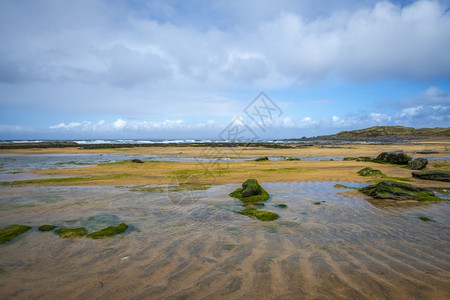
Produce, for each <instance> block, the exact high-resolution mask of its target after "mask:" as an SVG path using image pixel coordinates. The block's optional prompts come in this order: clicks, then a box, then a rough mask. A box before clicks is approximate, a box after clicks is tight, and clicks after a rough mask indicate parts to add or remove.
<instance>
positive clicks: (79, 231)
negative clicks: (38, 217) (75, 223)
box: [55, 228, 87, 239]
mask: <svg viewBox="0 0 450 300" xmlns="http://www.w3.org/2000/svg"><path fill="white" fill-rule="evenodd" d="M55 233H56V234H57V235H59V236H60V237H62V238H64V239H69V238H78V237H83V236H85V235H86V234H87V230H86V229H84V228H61V229H58V230H56V231H55Z"/></svg>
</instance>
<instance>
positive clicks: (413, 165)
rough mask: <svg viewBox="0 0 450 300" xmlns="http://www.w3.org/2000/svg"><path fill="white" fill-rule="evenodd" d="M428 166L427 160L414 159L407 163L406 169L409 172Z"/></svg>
mask: <svg viewBox="0 0 450 300" xmlns="http://www.w3.org/2000/svg"><path fill="white" fill-rule="evenodd" d="M427 164H428V159H426V158H414V159H413V160H411V161H409V162H408V168H409V169H411V170H422V169H423V168H425V167H426V166H427Z"/></svg>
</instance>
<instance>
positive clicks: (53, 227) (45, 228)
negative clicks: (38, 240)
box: [38, 225, 56, 231]
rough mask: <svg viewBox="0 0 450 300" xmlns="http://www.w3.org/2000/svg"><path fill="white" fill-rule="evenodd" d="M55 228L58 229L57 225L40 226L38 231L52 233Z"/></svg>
mask: <svg viewBox="0 0 450 300" xmlns="http://www.w3.org/2000/svg"><path fill="white" fill-rule="evenodd" d="M55 228H56V226H55V225H42V226H39V228H38V230H39V231H52V230H53V229H55Z"/></svg>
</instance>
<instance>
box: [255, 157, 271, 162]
mask: <svg viewBox="0 0 450 300" xmlns="http://www.w3.org/2000/svg"><path fill="white" fill-rule="evenodd" d="M266 160H269V158H268V157H267V156H264V157H258V158H257V159H255V161H266Z"/></svg>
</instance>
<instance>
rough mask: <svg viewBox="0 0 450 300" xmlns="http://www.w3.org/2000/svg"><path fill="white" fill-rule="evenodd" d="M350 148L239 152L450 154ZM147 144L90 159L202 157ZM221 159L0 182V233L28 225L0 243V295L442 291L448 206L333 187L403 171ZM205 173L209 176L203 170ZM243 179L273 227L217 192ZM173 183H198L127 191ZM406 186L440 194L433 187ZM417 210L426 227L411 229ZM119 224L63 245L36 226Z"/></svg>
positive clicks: (413, 294)
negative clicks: (397, 201) (104, 234)
mask: <svg viewBox="0 0 450 300" xmlns="http://www.w3.org/2000/svg"><path fill="white" fill-rule="evenodd" d="M344 147H346V146H344ZM351 147H352V148H320V147H316V148H315V149H312V148H307V149H287V150H286V149H266V148H265V149H248V150H247V149H243V150H244V151H242V153H245V155H244V154H240V155H244V156H246V157H255V156H307V155H308V154H309V155H311V156H376V155H377V154H378V153H379V152H381V151H382V150H381V148H383V150H394V149H395V148H402V149H405V150H407V151H410V154H412V156H416V157H418V156H424V155H415V154H413V152H415V151H420V150H422V149H430V148H438V150H439V152H440V153H439V154H433V156H438V155H442V156H450V155H449V154H450V153H449V152H448V151H446V149H445V145H442V144H439V145H435V144H433V145H432V146H430V145H428V146H424V145H408V146H407V147H406V146H404V145H401V146H398V145H392V146H383V147H381V146H378V145H376V146H373V148H372V147H370V146H366V145H364V146H355V145H352V146H351ZM354 147H361V148H358V149H356V150H355V148H354ZM387 148H388V149H387ZM44 150H45V151H49V152H51V153H60V154H62V153H65V154H67V153H79V152H78V151H82V153H87V152H84V151H86V150H75V149H72V150H70V149H56V150H54V152H52V151H53V150H52V149H44ZM44 150H42V149H40V150H39V151H44ZM147 150H148V149H125V150H124V151H121V150H120V149H119V151H118V149H114V150H111V151H106V152H105V150H102V151H101V153H104V154H107V153H121V152H123V153H126V154H127V155H129V154H130V155H131V154H135V155H167V156H170V155H180V156H183V155H185V156H186V157H201V156H202V155H203V157H205V155H204V153H203V154H202V151H205V150H207V149H199V148H196V149H183V150H181V151H183V153H178V154H175V152H176V151H177V150H178V151H180V149H151V151H150V152H151V153H150V152H147ZM15 151H16V150H15ZM60 151H64V152H60ZM96 151H97V150H96ZM134 151H136V152H134ZM141 151H144V152H141ZM158 151H161V152H158ZM246 151H247V152H246ZM19 152H21V153H35V152H33V150H27V151H22V150H21V151H19ZM90 152H92V150H89V153H90ZM15 153H16V152H15ZM2 154H4V152H2ZM230 156H231V154H230ZM439 163H440V164H443V163H445V162H439ZM447 163H448V162H447ZM220 164H223V165H219V166H217V165H214V168H213V167H211V168H210V169H208V170H209V173H204V172H203V173H202V172H200V171H201V170H204V166H202V164H199V163H195V162H145V163H143V164H135V163H112V164H104V165H96V166H91V167H84V168H73V169H61V170H39V171H34V173H35V174H40V175H51V176H63V175H66V176H67V175H68V176H94V177H93V178H95V179H92V180H88V181H84V182H76V181H74V182H56V183H55V182H53V183H48V182H47V183H40V184H22V185H5V186H2V187H1V193H0V227H1V228H3V227H5V226H7V225H11V224H24V225H29V226H33V230H31V231H29V232H27V233H25V234H23V235H22V236H20V237H18V238H17V239H16V240H14V241H13V242H11V243H8V244H5V245H0V252H1V255H0V290H1V293H0V299H37V298H44V299H48V298H68V299H105V298H111V299H124V298H127V299H448V298H449V297H450V288H449V287H450V255H449V253H448V249H449V247H450V239H449V236H450V225H449V224H450V204H449V203H448V202H442V203H432V204H425V205H418V206H417V205H405V206H403V207H386V206H383V205H380V204H378V203H376V202H372V201H368V200H369V199H367V198H366V197H365V196H362V195H361V194H359V193H357V192H355V191H352V190H348V189H336V188H334V187H333V186H334V184H335V183H342V184H345V185H350V186H362V185H365V184H367V183H368V182H370V181H371V180H373V178H365V177H361V176H358V175H356V174H355V173H356V172H357V171H358V170H360V169H361V168H363V167H366V166H371V167H373V168H378V169H380V170H382V171H383V173H385V174H387V175H388V176H398V177H411V176H410V173H411V170H408V169H404V168H401V167H398V166H391V165H381V164H374V163H364V162H354V161H279V162H274V161H266V162H253V161H251V162H242V161H239V162H221V163H220ZM435 168H437V169H442V170H449V167H448V166H445V165H444V166H443V167H442V166H440V167H435V166H434V162H430V164H429V167H428V169H435ZM210 171H214V172H212V173H213V175H214V177H213V178H212V177H208V175H207V174H211V172H210ZM124 174H126V175H124ZM114 175H116V176H114ZM96 176H98V177H96ZM102 176H103V177H102ZM107 176H110V177H107ZM249 177H255V178H257V179H258V180H259V181H260V183H261V184H262V185H263V187H264V188H265V189H266V190H267V191H268V192H269V193H270V194H271V199H270V200H269V201H268V202H267V203H266V206H265V208H263V209H264V210H268V211H273V212H276V213H278V214H279V215H280V219H278V220H276V221H273V222H261V221H258V220H256V219H252V218H249V217H247V216H242V215H239V214H237V213H235V212H234V210H238V209H241V206H240V202H239V201H236V200H234V199H232V198H230V197H229V196H228V193H229V192H231V191H233V190H234V189H235V188H236V187H238V186H239V184H240V183H241V182H242V181H243V180H245V179H247V178H249ZM174 179H176V180H179V181H183V180H184V181H191V182H195V183H204V184H210V185H211V187H210V188H209V189H207V190H200V191H188V190H186V191H178V192H170V191H169V192H166V191H162V192H155V191H151V190H150V191H139V189H134V188H135V187H136V186H137V185H145V186H149V185H150V186H151V185H153V184H156V185H159V184H170V183H173V182H174ZM413 183H414V184H416V185H423V186H438V187H445V188H448V187H449V185H448V183H444V182H432V181H425V180H415V181H414V182H413ZM315 202H320V203H321V204H320V205H315V204H314V203H315ZM277 204H286V205H287V206H288V207H287V208H285V209H282V208H279V207H277V206H276V205H277ZM420 216H427V217H429V218H431V219H432V221H430V222H423V221H421V220H420V219H419V217H420ZM119 222H126V223H127V224H129V225H130V229H129V230H128V231H127V232H126V233H125V234H122V235H120V236H117V237H113V238H109V239H105V240H92V239H88V238H80V239H69V240H66V239H61V238H59V237H58V236H56V235H55V234H54V233H51V232H45V233H43V232H39V231H37V229H36V228H37V226H39V225H43V224H55V225H58V226H61V227H79V226H84V227H86V229H87V230H88V231H89V232H92V231H95V230H99V229H100V228H103V227H105V226H109V225H117V223H119Z"/></svg>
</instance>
